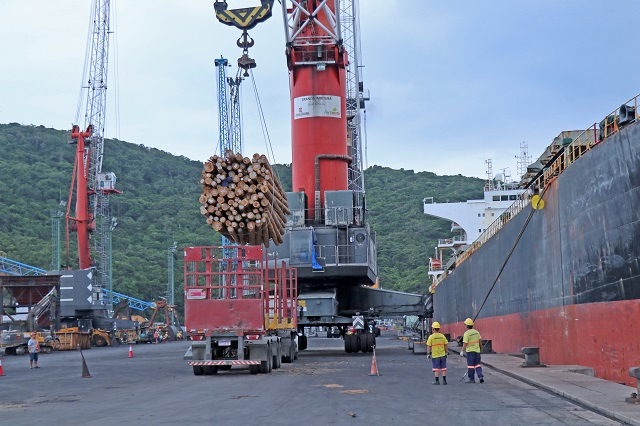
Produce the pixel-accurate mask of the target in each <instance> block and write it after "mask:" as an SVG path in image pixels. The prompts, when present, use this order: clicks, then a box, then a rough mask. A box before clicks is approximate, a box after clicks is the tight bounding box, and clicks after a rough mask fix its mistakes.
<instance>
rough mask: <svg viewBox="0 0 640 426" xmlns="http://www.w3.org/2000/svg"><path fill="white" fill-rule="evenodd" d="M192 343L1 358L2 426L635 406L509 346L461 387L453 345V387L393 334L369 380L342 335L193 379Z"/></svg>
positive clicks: (632, 410)
mask: <svg viewBox="0 0 640 426" xmlns="http://www.w3.org/2000/svg"><path fill="white" fill-rule="evenodd" d="M189 343H190V342H170V343H166V344H160V345H154V344H147V345H133V352H134V357H133V358H129V357H128V347H127V346H121V347H114V348H111V347H107V348H93V349H91V350H87V351H83V355H84V357H85V359H86V364H87V367H88V371H89V372H90V374H91V377H87V378H83V377H82V373H83V369H82V358H81V356H80V353H79V352H77V351H71V352H54V353H52V354H48V355H42V356H41V357H40V366H41V367H42V368H40V369H37V370H35V369H34V370H30V369H29V366H28V365H29V359H28V356H26V355H23V356H5V357H2V367H3V369H4V374H5V375H4V376H2V377H0V424H16V425H19V424H27V423H45V422H46V424H60V425H75V424H78V425H80V424H81V425H111V424H114V425H120V424H122V423H127V424H128V423H135V424H137V425H158V424H167V425H171V424H184V423H188V424H229V425H235V424H260V425H261V426H266V425H298V424H301V423H302V424H305V425H310V426H314V425H319V426H325V425H379V424H407V425H414V424H415V425H424V424H432V423H440V424H447V425H468V424H473V425H474V426H484V425H487V426H489V425H491V426H495V425H508V426H513V425H532V424H535V425H559V424H560V425H571V426H581V425H600V426H602V425H617V424H632V425H638V424H640V406H636V405H631V404H627V403H625V402H624V398H625V397H627V396H629V395H630V393H631V392H632V391H633V390H634V389H633V388H629V387H626V386H622V385H617V384H615V383H610V382H606V381H602V380H599V379H595V378H593V377H589V376H586V375H584V374H578V373H573V372H571V371H572V370H571V368H568V367H555V366H551V367H547V368H527V369H524V368H522V367H519V365H520V364H521V363H522V359H521V358H517V357H514V356H509V355H499V354H491V355H485V354H483V363H484V364H485V365H486V366H487V368H486V369H485V378H486V382H485V383H482V384H480V383H476V384H466V383H464V382H463V380H461V379H462V377H463V375H464V373H465V371H466V364H465V362H464V359H463V358H461V357H460V356H457V355H455V354H452V355H450V356H449V359H448V362H447V367H448V372H447V373H448V374H447V376H448V378H449V384H448V385H447V386H442V385H440V386H432V385H431V382H432V381H433V373H432V372H431V368H430V365H429V364H430V363H429V362H428V360H427V357H426V356H424V355H414V354H412V352H411V351H409V350H408V343H407V342H406V341H402V340H399V339H398V338H397V336H394V335H391V334H386V335H383V336H381V337H380V338H379V339H378V340H377V344H376V346H377V348H376V358H377V366H378V369H379V373H380V376H373V377H372V376H370V370H371V367H372V354H371V353H358V354H346V353H345V352H344V349H343V341H342V339H328V338H325V337H312V338H309V350H307V351H304V352H301V353H300V356H299V359H298V360H297V361H295V362H294V363H292V364H282V368H280V369H278V370H274V372H273V373H271V374H258V375H255V376H254V375H250V374H249V373H248V372H247V371H246V370H235V369H234V370H232V371H227V372H220V373H219V374H217V375H215V376H194V375H193V372H192V369H191V368H190V367H189V366H188V365H187V361H185V360H183V355H184V353H185V352H186V350H187V348H188V347H189ZM451 350H452V351H456V350H459V348H458V349H457V348H456V347H452V348H451ZM558 395H561V396H562V397H559V396H558Z"/></svg>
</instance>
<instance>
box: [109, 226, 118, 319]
mask: <svg viewBox="0 0 640 426" xmlns="http://www.w3.org/2000/svg"><path fill="white" fill-rule="evenodd" d="M116 226H118V218H117V217H115V216H112V217H111V223H109V228H108V231H107V256H108V258H109V265H108V274H109V305H108V306H109V309H110V310H111V311H112V312H113V255H112V250H111V234H112V233H113V230H114V229H116Z"/></svg>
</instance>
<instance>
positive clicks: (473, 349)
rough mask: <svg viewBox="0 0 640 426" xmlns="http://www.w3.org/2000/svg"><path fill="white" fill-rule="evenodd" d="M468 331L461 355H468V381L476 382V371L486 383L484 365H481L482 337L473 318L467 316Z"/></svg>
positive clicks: (463, 337)
mask: <svg viewBox="0 0 640 426" xmlns="http://www.w3.org/2000/svg"><path fill="white" fill-rule="evenodd" d="M464 324H465V325H466V326H467V331H465V332H464V335H463V336H462V351H460V356H465V355H466V357H467V374H468V375H469V381H468V382H467V383H475V382H476V381H475V373H478V379H480V383H484V375H483V374H482V366H481V365H480V352H481V350H482V347H481V339H482V337H481V336H480V333H479V332H478V330H476V329H474V328H473V320H472V319H471V318H467V319H466V320H464Z"/></svg>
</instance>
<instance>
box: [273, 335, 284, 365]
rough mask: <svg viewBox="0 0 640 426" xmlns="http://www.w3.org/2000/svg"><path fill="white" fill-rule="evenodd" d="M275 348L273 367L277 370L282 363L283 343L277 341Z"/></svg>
mask: <svg viewBox="0 0 640 426" xmlns="http://www.w3.org/2000/svg"><path fill="white" fill-rule="evenodd" d="M273 349H274V353H273V369H274V370H276V369H278V368H280V366H281V365H282V343H281V342H278V343H276V345H275V347H274V348H273Z"/></svg>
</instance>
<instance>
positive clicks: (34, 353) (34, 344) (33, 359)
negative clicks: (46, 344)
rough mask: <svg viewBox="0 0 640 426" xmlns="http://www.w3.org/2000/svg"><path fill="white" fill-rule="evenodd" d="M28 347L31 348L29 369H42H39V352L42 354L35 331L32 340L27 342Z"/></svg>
mask: <svg viewBox="0 0 640 426" xmlns="http://www.w3.org/2000/svg"><path fill="white" fill-rule="evenodd" d="M27 347H28V348H29V368H40V367H38V352H40V343H38V338H37V334H36V332H35V331H32V332H31V339H29V341H28V342H27ZM34 363H35V367H34Z"/></svg>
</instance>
